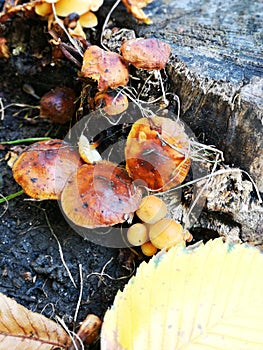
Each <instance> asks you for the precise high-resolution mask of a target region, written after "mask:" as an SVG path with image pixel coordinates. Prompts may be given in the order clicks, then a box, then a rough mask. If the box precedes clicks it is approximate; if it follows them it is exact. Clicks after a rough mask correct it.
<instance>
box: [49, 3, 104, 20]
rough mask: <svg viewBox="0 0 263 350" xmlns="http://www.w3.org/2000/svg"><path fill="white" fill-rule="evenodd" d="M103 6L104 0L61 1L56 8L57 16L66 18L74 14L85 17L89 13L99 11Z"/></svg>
mask: <svg viewBox="0 0 263 350" xmlns="http://www.w3.org/2000/svg"><path fill="white" fill-rule="evenodd" d="M102 4H103V0H74V1H71V0H59V2H58V3H56V5H55V6H56V12H57V15H58V16H62V17H66V16H68V15H69V14H70V13H73V12H76V13H78V14H79V15H83V14H84V13H86V12H88V11H97V10H98V9H99V8H100V6H101V5H102Z"/></svg>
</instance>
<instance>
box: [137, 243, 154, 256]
mask: <svg viewBox="0 0 263 350" xmlns="http://www.w3.org/2000/svg"><path fill="white" fill-rule="evenodd" d="M141 250H142V252H143V254H144V255H146V256H153V255H154V254H155V253H156V252H157V248H156V247H155V246H154V245H153V244H152V242H145V243H144V244H142V246H141Z"/></svg>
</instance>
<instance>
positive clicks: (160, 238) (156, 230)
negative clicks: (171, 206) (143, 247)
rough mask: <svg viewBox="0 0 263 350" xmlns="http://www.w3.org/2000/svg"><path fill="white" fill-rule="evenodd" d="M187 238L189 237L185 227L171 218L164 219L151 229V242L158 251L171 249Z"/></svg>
mask: <svg viewBox="0 0 263 350" xmlns="http://www.w3.org/2000/svg"><path fill="white" fill-rule="evenodd" d="M187 232H188V231H187ZM186 237H187V238H188V237H189V235H188V234H187V235H186V231H185V229H184V228H183V226H182V225H181V224H180V223H179V222H177V221H175V220H173V219H170V218H163V219H161V220H159V221H158V222H156V223H155V224H153V225H151V226H150V227H149V238H150V241H151V242H152V244H153V245H154V246H155V247H156V248H158V249H163V248H167V249H169V248H171V247H173V246H175V245H176V244H178V243H181V242H184V241H185V238H186Z"/></svg>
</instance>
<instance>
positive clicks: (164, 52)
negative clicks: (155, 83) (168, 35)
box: [120, 38, 171, 70]
mask: <svg viewBox="0 0 263 350" xmlns="http://www.w3.org/2000/svg"><path fill="white" fill-rule="evenodd" d="M120 50H121V53H122V55H123V57H124V59H125V60H126V61H127V62H129V63H131V64H132V65H133V66H135V67H136V68H141V69H146V70H153V69H157V70H161V69H163V68H164V67H165V65H166V63H167V61H168V59H169V56H170V53H171V47H170V45H169V44H166V43H164V42H162V41H160V40H157V39H153V38H148V39H144V38H137V39H130V40H127V41H125V42H124V43H123V44H122V46H121V47H120Z"/></svg>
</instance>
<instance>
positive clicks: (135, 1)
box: [122, 0, 153, 24]
mask: <svg viewBox="0 0 263 350" xmlns="http://www.w3.org/2000/svg"><path fill="white" fill-rule="evenodd" d="M152 1H153V0H122V2H123V4H124V5H125V6H126V7H127V10H128V12H130V13H131V14H132V15H133V17H135V18H136V19H138V21H143V22H144V23H146V24H151V23H152V21H151V20H150V18H149V17H147V16H146V14H145V13H144V12H143V10H142V8H143V7H145V6H147V5H148V4H150V3H151V2H152Z"/></svg>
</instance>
